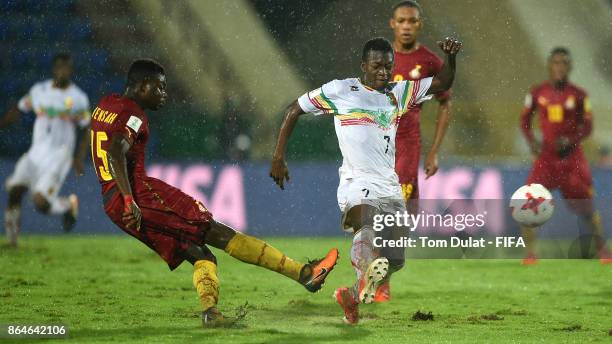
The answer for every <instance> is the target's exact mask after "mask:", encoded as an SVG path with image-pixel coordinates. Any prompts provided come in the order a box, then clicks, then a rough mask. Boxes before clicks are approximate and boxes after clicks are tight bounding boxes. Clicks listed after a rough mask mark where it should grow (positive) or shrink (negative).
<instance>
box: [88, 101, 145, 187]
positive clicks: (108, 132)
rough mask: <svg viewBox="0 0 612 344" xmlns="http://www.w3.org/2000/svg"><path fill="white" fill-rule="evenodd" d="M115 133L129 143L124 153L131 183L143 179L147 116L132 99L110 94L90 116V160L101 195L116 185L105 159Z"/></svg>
mask: <svg viewBox="0 0 612 344" xmlns="http://www.w3.org/2000/svg"><path fill="white" fill-rule="evenodd" d="M115 133H124V134H125V136H126V137H127V138H128V139H129V140H131V143H132V147H131V148H130V150H129V151H128V152H127V154H126V159H127V169H128V177H129V178H130V184H133V182H134V180H137V179H142V178H144V177H146V172H145V158H144V156H145V147H146V145H147V141H148V139H149V121H148V119H147V116H146V115H145V113H144V111H143V110H142V108H141V107H140V106H139V105H138V104H136V102H134V101H133V100H131V99H129V98H126V97H124V96H121V95H119V94H111V95H109V96H106V97H104V98H102V100H100V103H99V104H98V107H96V108H95V109H94V110H93V112H92V116H91V157H92V159H93V165H94V168H95V170H96V174H97V175H98V180H99V181H100V184H102V193H105V192H106V191H108V190H109V189H110V188H111V187H112V186H113V185H115V183H116V182H115V181H114V180H113V177H112V175H111V173H110V170H109V165H108V157H107V152H108V149H109V148H110V140H111V137H112V136H113V134H115Z"/></svg>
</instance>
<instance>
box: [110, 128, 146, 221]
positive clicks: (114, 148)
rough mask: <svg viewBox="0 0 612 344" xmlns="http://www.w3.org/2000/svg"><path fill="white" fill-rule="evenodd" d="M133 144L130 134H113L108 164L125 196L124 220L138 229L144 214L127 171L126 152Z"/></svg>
mask: <svg viewBox="0 0 612 344" xmlns="http://www.w3.org/2000/svg"><path fill="white" fill-rule="evenodd" d="M126 130H128V129H126ZM132 144H133V141H132V140H131V138H130V136H129V134H126V133H115V134H113V136H112V137H111V141H110V148H109V150H108V164H109V169H110V173H111V175H112V176H113V179H114V180H115V181H116V183H117V187H118V188H119V191H120V192H121V195H122V196H123V202H124V211H123V222H125V223H126V225H127V227H128V228H130V227H134V228H136V230H140V222H141V220H142V215H141V213H140V208H138V205H136V202H135V201H134V196H133V194H132V187H131V186H130V179H129V177H128V171H127V158H126V154H127V152H128V151H129V150H130V148H131V147H132Z"/></svg>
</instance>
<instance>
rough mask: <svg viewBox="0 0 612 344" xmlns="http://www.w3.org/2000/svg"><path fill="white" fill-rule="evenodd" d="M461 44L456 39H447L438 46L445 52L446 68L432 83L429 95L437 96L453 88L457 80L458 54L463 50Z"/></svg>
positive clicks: (444, 67) (428, 91)
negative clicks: (436, 94) (454, 81)
mask: <svg viewBox="0 0 612 344" xmlns="http://www.w3.org/2000/svg"><path fill="white" fill-rule="evenodd" d="M461 44H462V43H461V42H459V41H458V40H456V39H454V38H449V37H446V39H445V40H444V41H443V42H438V46H440V49H442V51H443V52H444V55H445V61H444V66H442V69H441V70H440V72H439V73H438V74H436V76H434V78H433V80H432V81H431V86H430V87H429V90H427V94H435V93H439V92H444V91H446V90H448V89H450V88H451V86H452V85H453V80H454V79H455V66H456V60H457V53H458V52H459V50H460V49H461Z"/></svg>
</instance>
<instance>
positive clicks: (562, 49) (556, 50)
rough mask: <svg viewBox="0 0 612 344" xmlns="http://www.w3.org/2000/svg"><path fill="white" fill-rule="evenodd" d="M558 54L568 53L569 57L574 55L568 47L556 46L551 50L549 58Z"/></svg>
mask: <svg viewBox="0 0 612 344" xmlns="http://www.w3.org/2000/svg"><path fill="white" fill-rule="evenodd" d="M557 54H563V55H567V57H570V58H571V57H572V55H571V54H570V51H569V49H567V48H566V47H554V48H553V49H552V50H551V51H550V54H549V55H548V58H549V59H550V58H552V57H553V56H555V55H557Z"/></svg>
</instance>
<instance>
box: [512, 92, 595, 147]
mask: <svg viewBox="0 0 612 344" xmlns="http://www.w3.org/2000/svg"><path fill="white" fill-rule="evenodd" d="M536 110H537V112H538V114H539V116H538V117H539V119H540V129H541V130H542V138H543V140H542V154H543V155H551V156H552V155H554V156H556V155H557V153H556V152H557V149H556V141H557V139H558V138H559V137H561V136H565V137H567V138H568V139H569V140H570V142H572V143H574V144H577V145H580V142H581V141H582V140H583V139H584V138H586V137H587V136H588V135H589V134H590V133H591V129H592V127H593V120H592V115H591V105H590V103H589V99H588V96H587V94H586V92H585V91H583V90H582V89H581V88H579V87H577V86H576V85H573V84H571V83H568V84H567V85H565V86H564V87H563V88H561V89H557V88H555V87H554V86H553V85H552V84H551V83H550V82H549V81H546V82H544V83H542V84H540V85H538V86H534V87H533V88H532V89H531V92H529V94H527V97H526V98H525V108H524V109H523V112H522V113H521V129H522V130H523V134H524V135H525V137H526V138H527V141H529V142H533V141H534V140H535V138H534V135H533V131H532V130H531V119H532V117H533V115H534V112H535V111H536ZM580 149H581V148H580V147H577V150H580Z"/></svg>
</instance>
